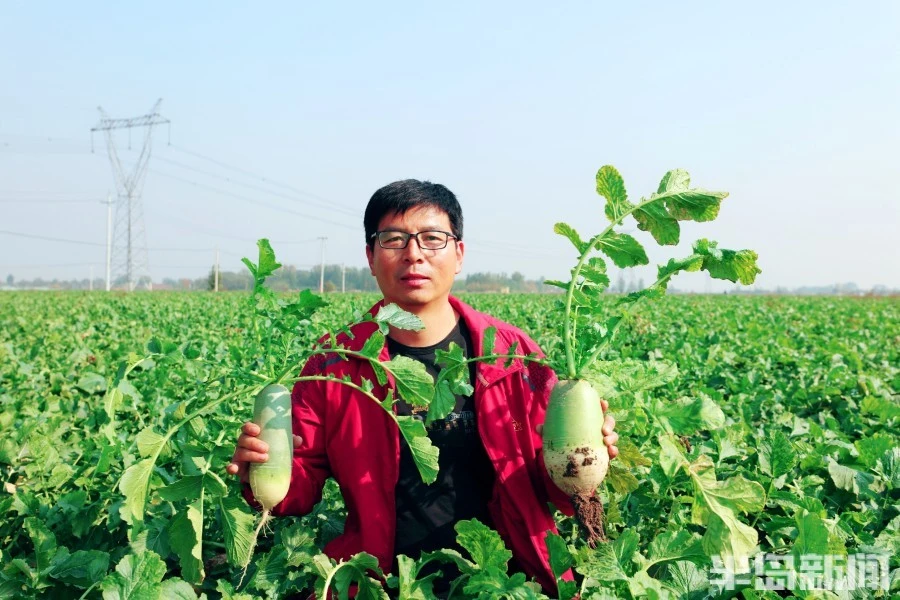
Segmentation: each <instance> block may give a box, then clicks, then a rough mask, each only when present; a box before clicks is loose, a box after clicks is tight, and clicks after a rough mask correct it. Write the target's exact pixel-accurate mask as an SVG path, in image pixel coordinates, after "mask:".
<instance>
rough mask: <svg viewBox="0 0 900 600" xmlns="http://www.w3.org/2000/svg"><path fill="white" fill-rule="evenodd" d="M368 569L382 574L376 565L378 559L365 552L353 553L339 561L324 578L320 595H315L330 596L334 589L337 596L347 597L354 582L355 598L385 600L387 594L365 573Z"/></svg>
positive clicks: (379, 584) (378, 583)
mask: <svg viewBox="0 0 900 600" xmlns="http://www.w3.org/2000/svg"><path fill="white" fill-rule="evenodd" d="M369 571H372V572H374V573H375V574H377V575H379V576H383V573H382V572H381V568H380V567H379V566H378V559H377V558H375V557H374V556H372V555H371V554H368V553H366V552H360V553H358V554H355V555H354V556H352V557H351V558H350V560H347V561H345V562H342V563H339V564H338V565H337V566H336V567H334V569H332V571H331V572H330V573H329V574H328V577H327V578H326V579H325V587H324V588H323V592H322V594H321V595H319V594H318V593H317V594H316V596H317V597H324V598H330V597H331V594H330V593H329V592H330V591H331V590H334V591H335V592H336V594H337V597H338V598H347V597H348V592H349V589H350V586H351V585H353V584H356V586H357V589H356V596H355V597H356V598H359V599H360V600H369V599H376V598H377V599H381V598H384V599H385V600H387V598H388V596H387V593H386V592H385V591H384V589H383V588H382V587H381V583H380V582H378V581H376V580H374V579H372V578H371V577H369V576H368V575H367V573H368V572H369Z"/></svg>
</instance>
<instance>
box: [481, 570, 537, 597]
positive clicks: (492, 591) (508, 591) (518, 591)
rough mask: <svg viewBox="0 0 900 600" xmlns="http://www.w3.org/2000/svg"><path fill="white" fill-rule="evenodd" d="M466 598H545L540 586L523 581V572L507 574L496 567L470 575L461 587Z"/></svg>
mask: <svg viewBox="0 0 900 600" xmlns="http://www.w3.org/2000/svg"><path fill="white" fill-rule="evenodd" d="M463 592H465V594H466V597H467V598H486V599H487V598H509V599H510V600H538V598H546V596H544V595H543V594H541V593H540V586H539V585H537V584H536V583H531V582H528V581H525V574H524V573H515V574H513V575H512V576H509V575H507V574H506V573H504V572H503V571H502V570H501V569H498V568H497V567H488V568H486V569H484V570H482V571H479V572H477V573H475V574H474V575H472V577H470V578H469V580H468V582H466V586H465V587H464V588H463Z"/></svg>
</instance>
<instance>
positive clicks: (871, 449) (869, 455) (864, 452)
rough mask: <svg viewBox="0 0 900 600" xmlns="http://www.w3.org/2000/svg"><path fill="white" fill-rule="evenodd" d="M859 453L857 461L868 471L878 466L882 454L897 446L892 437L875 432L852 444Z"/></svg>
mask: <svg viewBox="0 0 900 600" xmlns="http://www.w3.org/2000/svg"><path fill="white" fill-rule="evenodd" d="M853 445H854V446H856V449H857V451H859V459H860V461H862V463H863V464H864V465H865V466H866V467H867V468H869V469H871V468H873V467H874V466H875V465H877V464H878V461H879V460H880V459H881V457H882V456H884V453H885V452H887V451H888V450H890V449H891V448H894V447H896V446H897V440H896V438H895V437H894V436H892V435H889V434H887V433H881V432H877V433H875V434H873V435H867V436H866V437H864V438H861V439H859V440H856V441H855V442H853Z"/></svg>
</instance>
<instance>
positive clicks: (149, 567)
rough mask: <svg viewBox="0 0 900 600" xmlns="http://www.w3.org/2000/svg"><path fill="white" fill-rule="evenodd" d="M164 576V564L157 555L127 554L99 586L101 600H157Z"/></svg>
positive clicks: (148, 553)
mask: <svg viewBox="0 0 900 600" xmlns="http://www.w3.org/2000/svg"><path fill="white" fill-rule="evenodd" d="M165 574H166V563H164V562H163V561H162V559H161V558H160V557H159V556H158V555H157V554H155V553H153V552H146V553H144V554H141V555H140V556H136V555H134V554H128V555H126V556H125V557H124V558H123V559H122V560H120V561H119V564H118V565H116V572H115V573H110V574H109V575H107V576H106V578H105V579H104V580H103V582H102V583H101V584H100V588H101V589H102V590H103V600H157V599H158V598H160V596H161V593H162V586H161V585H160V582H162V579H163V577H164V576H165Z"/></svg>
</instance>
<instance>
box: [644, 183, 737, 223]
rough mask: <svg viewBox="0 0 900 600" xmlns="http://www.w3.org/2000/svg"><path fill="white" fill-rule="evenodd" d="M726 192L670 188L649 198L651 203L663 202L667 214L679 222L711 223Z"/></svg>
mask: <svg viewBox="0 0 900 600" xmlns="http://www.w3.org/2000/svg"><path fill="white" fill-rule="evenodd" d="M727 196H728V192H713V191H709V190H703V189H700V188H694V189H676V188H672V189H669V190H667V191H665V192H662V193H659V194H653V195H651V196H650V198H649V199H650V200H651V201H663V202H665V203H666V208H667V209H668V211H669V214H670V215H671V216H672V217H674V218H676V219H678V220H679V221H697V222H704V221H712V220H713V219H715V218H716V216H718V214H719V207H720V206H721V204H722V200H723V199H724V198H726V197H727Z"/></svg>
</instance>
